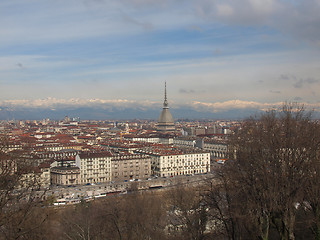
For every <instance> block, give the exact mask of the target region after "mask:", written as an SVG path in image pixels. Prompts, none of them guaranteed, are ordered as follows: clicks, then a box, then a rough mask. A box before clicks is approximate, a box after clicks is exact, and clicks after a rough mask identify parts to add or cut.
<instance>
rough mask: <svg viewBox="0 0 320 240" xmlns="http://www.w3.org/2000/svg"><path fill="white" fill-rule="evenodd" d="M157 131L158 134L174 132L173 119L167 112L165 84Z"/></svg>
mask: <svg viewBox="0 0 320 240" xmlns="http://www.w3.org/2000/svg"><path fill="white" fill-rule="evenodd" d="M157 131H158V132H160V133H170V132H174V131H175V124H174V121H173V117H172V115H171V113H170V111H169V106H168V100H167V84H166V83H165V88H164V102H163V108H162V112H161V114H160V117H159V119H158V125H157Z"/></svg>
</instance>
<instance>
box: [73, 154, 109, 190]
mask: <svg viewBox="0 0 320 240" xmlns="http://www.w3.org/2000/svg"><path fill="white" fill-rule="evenodd" d="M111 157H112V155H111V153H110V152H99V153H80V154H78V155H77V156H76V166H77V167H79V168H80V184H87V183H103V182H109V181H111Z"/></svg>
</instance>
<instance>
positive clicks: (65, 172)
mask: <svg viewBox="0 0 320 240" xmlns="http://www.w3.org/2000/svg"><path fill="white" fill-rule="evenodd" d="M50 172H51V184H52V185H76V184H79V183H80V181H79V179H80V177H79V176H80V169H79V168H78V167H53V168H51V171H50Z"/></svg>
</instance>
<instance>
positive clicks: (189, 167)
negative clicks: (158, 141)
mask: <svg viewBox="0 0 320 240" xmlns="http://www.w3.org/2000/svg"><path fill="white" fill-rule="evenodd" d="M139 152H141V153H142V152H143V153H145V154H148V155H150V156H151V157H152V161H151V171H152V175H156V176H159V177H167V176H179V175H188V174H203V173H207V172H210V152H205V151H201V150H194V149H192V148H185V149H181V148H176V147H172V148H171V149H170V148H168V146H167V147H159V146H158V147H148V148H145V149H141V150H140V151H139Z"/></svg>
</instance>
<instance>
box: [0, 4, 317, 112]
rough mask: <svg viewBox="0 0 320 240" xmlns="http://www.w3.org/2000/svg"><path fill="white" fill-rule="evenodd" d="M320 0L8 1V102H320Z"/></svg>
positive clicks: (200, 105) (0, 46)
mask: <svg viewBox="0 0 320 240" xmlns="http://www.w3.org/2000/svg"><path fill="white" fill-rule="evenodd" d="M319 12H320V0H292V1H291V0H282V1H281V0H241V1H239V0H224V1H219V0H197V1H191V0H184V1H181V0H171V1H169V0H162V1H158V0H10V1H1V2H0V34H1V35H0V109H1V107H2V108H3V107H8V106H11V107H13V106H28V107H30V106H33V107H49V108H52V107H57V106H62V105H73V106H88V105H92V104H100V105H108V106H111V105H112V106H114V107H128V106H138V105H139V106H141V107H142V108H148V107H149V108H154V107H155V106H161V103H162V101H163V86H164V82H165V81H167V85H168V97H169V104H170V106H172V107H173V108H174V107H179V106H184V107H186V106H188V107H190V108H193V109H198V110H199V111H209V112H219V111H225V110H230V109H233V108H234V109H245V108H257V109H265V108H268V107H270V106H273V105H276V104H279V103H281V102H284V101H298V102H301V103H304V104H306V105H310V106H311V107H313V108H316V109H318V108H319V106H320V102H319V97H318V96H319V94H320V27H319V26H320V14H319Z"/></svg>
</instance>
